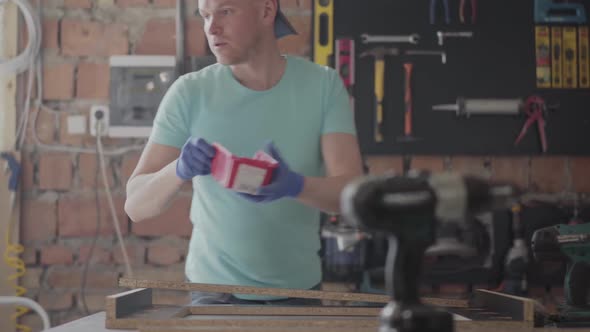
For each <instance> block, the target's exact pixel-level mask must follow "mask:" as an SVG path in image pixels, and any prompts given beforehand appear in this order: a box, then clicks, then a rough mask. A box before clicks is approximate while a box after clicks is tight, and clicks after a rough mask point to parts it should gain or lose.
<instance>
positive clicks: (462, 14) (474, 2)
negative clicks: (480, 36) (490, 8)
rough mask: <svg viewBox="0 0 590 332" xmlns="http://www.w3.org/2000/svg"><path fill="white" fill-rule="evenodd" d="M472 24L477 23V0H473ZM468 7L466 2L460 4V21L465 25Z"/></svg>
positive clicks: (462, 1)
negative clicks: (466, 8)
mask: <svg viewBox="0 0 590 332" xmlns="http://www.w3.org/2000/svg"><path fill="white" fill-rule="evenodd" d="M470 2H471V23H472V24H473V23H475V18H476V17H477V0H471V1H470ZM466 6H467V1H466V0H461V3H460V4H459V19H460V20H461V23H465V7H466Z"/></svg>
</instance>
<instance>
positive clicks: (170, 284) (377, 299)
mask: <svg viewBox="0 0 590 332" xmlns="http://www.w3.org/2000/svg"><path fill="white" fill-rule="evenodd" d="M119 286H121V287H129V288H159V289H174V290H185V291H201V292H213V293H232V294H253V295H270V296H282V297H296V298H306V299H320V300H336V301H355V302H371V303H388V302H389V300H390V299H389V296H387V295H381V294H365V293H345V292H328V291H316V290H303V289H286V288H264V287H253V286H233V285H217V284H202V283H188V282H176V281H162V280H141V279H131V278H121V279H119ZM422 302H423V303H425V304H429V305H434V306H439V307H457V308H467V307H468V305H469V301H468V300H462V299H441V298H422Z"/></svg>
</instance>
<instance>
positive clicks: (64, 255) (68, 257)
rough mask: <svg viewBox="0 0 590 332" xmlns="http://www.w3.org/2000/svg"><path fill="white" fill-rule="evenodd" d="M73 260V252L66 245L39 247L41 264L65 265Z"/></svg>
mask: <svg viewBox="0 0 590 332" xmlns="http://www.w3.org/2000/svg"><path fill="white" fill-rule="evenodd" d="M73 262H74V254H73V253H72V250H70V249H69V248H67V247H64V246H60V245H51V246H47V247H44V248H42V249H41V264H43V265H56V264H63V265H67V264H72V263H73Z"/></svg>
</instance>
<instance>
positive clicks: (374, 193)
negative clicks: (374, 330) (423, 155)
mask: <svg viewBox="0 0 590 332" xmlns="http://www.w3.org/2000/svg"><path fill="white" fill-rule="evenodd" d="M514 194H515V188H514V187H512V186H508V185H499V184H498V185H493V184H491V183H488V182H486V181H484V180H481V179H478V178H475V177H464V176H459V175H457V174H452V173H439V174H432V175H431V174H427V173H422V174H417V173H416V174H413V173H412V172H410V173H408V175H405V176H394V175H382V176H366V177H363V178H360V179H357V180H356V181H354V182H351V183H350V184H348V185H347V186H346V187H345V189H344V191H343V193H342V197H341V200H342V201H341V207H342V212H343V217H344V219H345V221H346V222H348V223H350V224H352V225H353V226H355V227H358V228H360V229H366V230H367V231H377V232H384V233H386V234H387V235H388V237H389V251H388V255H387V259H386V266H385V282H386V288H387V293H388V294H389V295H390V296H391V297H392V299H391V301H390V302H389V303H388V304H387V305H386V306H385V308H383V310H382V311H381V317H380V320H381V324H380V331H381V332H418V331H420V332H435V331H436V332H450V331H453V329H454V324H453V316H452V314H450V313H449V312H447V311H444V310H442V309H441V308H435V307H431V306H427V305H425V304H422V303H421V302H420V297H419V281H420V280H419V279H420V273H421V267H422V263H423V257H424V252H425V250H426V249H427V248H428V247H429V246H431V245H432V244H433V243H435V240H436V230H437V224H440V223H450V222H459V223H463V224H464V223H466V220H469V218H468V216H469V215H471V214H477V213H480V212H483V211H485V210H492V209H495V208H499V207H500V206H504V205H507V203H508V201H509V200H511V199H512V197H513V196H514Z"/></svg>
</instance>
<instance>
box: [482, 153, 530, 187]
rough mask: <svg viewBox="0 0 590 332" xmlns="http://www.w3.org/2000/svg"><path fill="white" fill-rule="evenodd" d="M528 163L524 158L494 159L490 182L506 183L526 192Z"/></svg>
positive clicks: (527, 159)
mask: <svg viewBox="0 0 590 332" xmlns="http://www.w3.org/2000/svg"><path fill="white" fill-rule="evenodd" d="M529 161H530V160H529V158H526V157H494V158H493V159H492V177H491V180H493V181H503V182H508V183H511V184H513V185H515V186H518V187H519V188H521V189H522V190H526V189H527V188H528V184H529V175H530V169H529Z"/></svg>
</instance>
